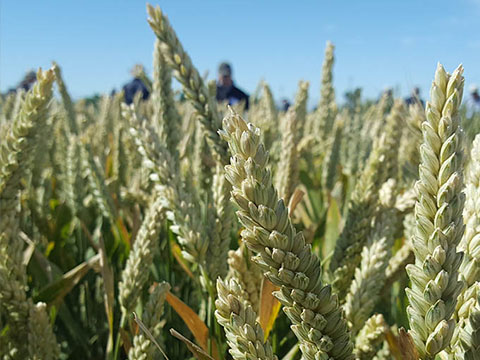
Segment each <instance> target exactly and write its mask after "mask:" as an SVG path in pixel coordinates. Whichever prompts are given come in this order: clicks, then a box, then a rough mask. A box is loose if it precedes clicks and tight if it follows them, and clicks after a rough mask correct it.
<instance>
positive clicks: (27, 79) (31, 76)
mask: <svg viewBox="0 0 480 360" xmlns="http://www.w3.org/2000/svg"><path fill="white" fill-rule="evenodd" d="M35 81H37V74H35V71H33V70H30V71H28V72H27V73H26V74H25V76H24V77H23V80H22V84H33V83H34V82H35Z"/></svg>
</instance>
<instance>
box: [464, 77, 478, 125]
mask: <svg viewBox="0 0 480 360" xmlns="http://www.w3.org/2000/svg"><path fill="white" fill-rule="evenodd" d="M465 106H466V107H467V117H469V118H470V117H472V116H473V115H475V114H479V113H480V94H479V93H478V87H477V85H474V84H473V85H471V86H470V97H469V98H468V99H467V100H466V101H465Z"/></svg>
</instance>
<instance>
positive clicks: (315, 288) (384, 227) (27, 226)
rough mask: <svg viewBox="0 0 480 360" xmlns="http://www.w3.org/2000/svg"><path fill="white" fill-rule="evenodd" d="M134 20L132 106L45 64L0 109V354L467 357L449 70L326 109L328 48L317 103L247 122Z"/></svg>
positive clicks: (253, 107)
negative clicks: (409, 94)
mask: <svg viewBox="0 0 480 360" xmlns="http://www.w3.org/2000/svg"><path fill="white" fill-rule="evenodd" d="M147 12H148V23H149V25H150V27H151V29H152V31H153V33H154V34H155V36H156V41H155V44H153V70H154V71H153V76H152V77H151V78H149V76H148V75H147V74H145V73H143V72H141V73H139V74H138V76H139V77H141V78H142V79H143V80H144V82H145V84H146V85H147V87H148V88H149V90H150V91H151V96H150V98H149V99H148V100H146V101H144V100H142V99H141V96H140V95H139V96H136V97H135V99H134V101H133V104H131V105H127V104H125V103H124V98H123V93H118V94H115V95H104V96H102V97H101V98H100V99H98V101H87V100H86V99H80V100H77V101H72V99H71V97H70V95H69V92H68V88H67V87H68V84H65V83H64V81H63V79H62V73H61V68H60V66H59V65H58V64H56V63H53V64H52V68H51V69H48V70H41V69H39V70H38V72H37V81H36V83H35V85H34V87H33V89H31V90H30V91H28V92H24V91H18V92H16V93H12V94H8V95H2V97H1V99H0V355H1V358H2V359H5V360H6V359H22V360H23V359H39V360H40V359H41V360H49V359H108V360H119V359H132V360H133V359H138V360H140V359H142V360H146V359H171V360H173V359H200V360H207V359H209V360H211V359H214V360H222V359H236V360H253V359H262V360H267V359H284V360H294V359H302V360H353V359H360V360H364V359H365V360H367V359H376V360H383V359H395V360H400V359H406V360H416V359H422V360H433V359H452V360H457V359H468V360H478V359H480V205H479V204H480V136H476V134H477V133H480V117H479V116H478V114H477V115H473V117H467V115H466V111H465V107H464V105H462V96H463V88H464V77H463V67H462V66H461V65H460V66H459V67H457V68H456V69H450V72H447V70H445V69H444V68H443V66H442V65H440V64H438V66H437V67H436V69H435V68H434V65H435V64H433V67H432V80H433V81H432V86H431V90H430V95H429V99H428V101H427V103H426V106H425V107H424V106H423V105H422V104H421V103H420V102H417V103H413V104H411V105H407V104H406V103H405V102H404V101H403V100H402V99H397V98H394V97H393V95H392V94H391V93H385V94H384V96H383V97H382V98H381V99H380V101H378V102H371V101H365V100H363V99H362V98H361V96H360V93H358V92H357V93H352V94H351V97H350V99H349V101H348V102H347V103H346V104H344V105H339V104H337V103H336V100H335V99H336V98H335V89H334V87H333V85H332V84H333V79H332V73H333V66H334V62H335V54H334V52H335V48H334V45H333V44H331V43H327V45H326V49H325V58H324V62H323V67H322V70H321V94H320V101H319V103H318V106H317V107H316V109H315V110H313V111H307V101H308V96H309V83H308V82H305V81H299V83H298V92H297V95H296V97H295V101H294V103H293V104H292V106H291V107H290V108H289V109H288V110H287V111H279V110H278V109H277V108H276V105H275V99H274V98H273V95H272V91H271V90H270V88H269V86H268V84H267V83H265V82H262V83H261V84H260V87H259V88H260V90H261V91H260V92H259V93H257V94H255V95H253V96H252V97H251V98H250V107H249V109H248V111H247V110H245V104H244V103H239V104H236V105H234V106H232V107H229V106H227V105H226V104H224V103H217V101H216V100H215V89H216V88H215V83H214V82H206V80H205V79H203V78H202V77H201V76H200V75H199V72H198V70H197V69H196V68H195V66H194V63H193V62H192V59H190V57H189V55H188V53H187V52H186V51H185V50H184V49H183V46H182V43H181V42H180V40H179V39H178V38H177V35H176V33H175V30H174V29H173V28H172V26H171V25H170V22H169V20H168V18H167V16H166V15H165V14H164V13H163V12H162V11H161V10H160V8H158V7H156V8H155V7H152V6H150V5H148V6H147ZM173 78H175V79H177V80H178V81H179V83H180V84H181V87H182V93H183V94H184V96H185V98H184V99H179V98H178V96H176V93H175V91H174V90H173V88H172V79H173ZM54 88H56V89H57V90H58V93H59V96H58V97H56V96H54V95H53V91H54ZM477 205H479V208H477ZM477 210H478V211H477Z"/></svg>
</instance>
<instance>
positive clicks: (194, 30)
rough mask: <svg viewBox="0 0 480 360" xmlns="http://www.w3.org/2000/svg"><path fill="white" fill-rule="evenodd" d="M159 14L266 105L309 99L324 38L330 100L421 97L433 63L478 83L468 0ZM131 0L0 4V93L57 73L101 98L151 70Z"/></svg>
mask: <svg viewBox="0 0 480 360" xmlns="http://www.w3.org/2000/svg"><path fill="white" fill-rule="evenodd" d="M152 3H153V4H159V5H160V7H161V8H162V9H163V10H164V11H165V13H166V14H167V15H168V17H169V19H170V22H171V23H172V26H173V27H174V29H175V30H176V32H177V34H178V36H179V38H180V40H181V41H182V43H183V45H184V48H185V49H186V50H187V51H188V53H189V54H190V56H191V58H192V60H193V63H194V64H195V65H196V66H197V68H198V69H199V71H200V73H201V74H203V73H205V71H208V72H209V77H210V78H213V77H215V74H216V67H217V65H218V63H219V62H221V61H222V60H228V61H230V62H231V63H232V65H233V70H234V78H235V80H236V83H237V85H238V86H239V87H241V88H243V89H244V90H246V91H247V92H253V91H254V89H255V87H256V85H257V84H258V82H259V80H261V79H265V80H266V81H267V82H268V83H269V84H270V85H271V87H272V90H273V92H274V96H275V98H276V99H277V100H279V99H281V98H282V97H288V98H292V97H293V96H294V94H295V91H296V86H297V82H298V80H300V79H303V80H309V81H310V84H311V87H310V89H311V91H310V99H311V104H312V103H314V102H316V101H317V99H318V97H319V91H320V90H319V83H320V74H321V65H322V60H323V53H324V48H325V42H326V41H327V40H331V41H332V42H333V43H334V44H335V46H336V50H335V56H336V62H335V67H334V85H335V87H336V90H337V98H338V100H340V101H342V100H343V97H342V94H343V93H344V92H345V91H346V90H348V89H352V88H354V87H357V86H360V87H362V88H363V89H364V95H365V96H366V97H371V98H372V97H377V96H378V94H379V93H380V92H381V91H382V89H384V88H386V87H388V86H391V87H394V88H395V89H396V91H397V94H398V95H401V96H405V95H407V94H408V93H409V91H410V89H411V87H413V86H416V85H417V86H419V87H420V88H421V90H422V95H423V97H427V95H428V89H429V87H430V83H431V80H432V78H433V74H434V70H435V67H436V63H437V62H438V61H440V62H441V63H443V64H444V65H445V67H446V68H447V70H449V71H452V70H453V69H454V68H455V67H456V66H457V65H458V64H459V63H463V64H464V67H465V76H466V83H467V87H468V86H469V85H470V84H472V83H476V84H479V83H480V20H479V19H480V0H403V1H390V0H375V1H368V0H363V1H361V0H351V1H340V0H336V1H333V0H332V1H300V0H298V1H282V0H277V1H270V0H268V1H267V0H264V1H253V0H244V1H231V0H230V1H228V0H223V1H220V0H214V1H207V0H203V1H200V0H195V1H194V0H189V1H180V0H162V1H158V2H153V1H152ZM145 8H146V7H145V2H144V1H139V0H131V1H121V0H117V1H113V0H96V1H95V0H76V1H73V0H72V1H60V0H58V1H52V0H43V1H38V0H37V1H33V0H29V1H21V0H0V91H2V92H3V91H5V90H7V89H8V88H10V87H12V86H14V85H15V84H16V83H17V82H18V81H19V80H20V79H21V78H22V76H23V74H24V73H25V71H26V70H28V69H31V68H36V67H38V66H41V67H44V68H45V67H48V66H49V64H50V63H51V61H52V60H55V61H57V62H58V63H59V64H60V65H61V66H62V68H63V72H64V77H65V81H66V84H67V86H68V88H69V90H70V92H71V94H72V96H73V97H74V98H79V97H82V96H88V95H92V94H94V93H103V92H110V91H111V90H112V89H113V88H117V89H118V88H120V87H121V86H122V84H123V83H125V82H126V81H128V80H129V69H130V68H131V67H132V66H133V65H134V64H135V63H137V62H138V63H143V64H144V65H145V66H146V69H147V71H148V72H149V73H151V70H152V65H151V63H152V59H151V57H152V50H153V42H154V35H153V33H152V31H151V30H150V28H149V26H148V24H147V22H146V17H147V16H146V9H145Z"/></svg>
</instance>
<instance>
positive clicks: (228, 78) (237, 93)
mask: <svg viewBox="0 0 480 360" xmlns="http://www.w3.org/2000/svg"><path fill="white" fill-rule="evenodd" d="M217 101H228V104H229V105H235V104H237V103H239V102H240V101H245V109H246V110H248V95H247V94H245V93H244V92H243V91H242V90H240V89H239V88H237V87H236V86H235V84H234V83H233V79H232V67H231V66H230V64H228V63H226V62H223V63H221V64H220V66H219V67H218V81H217Z"/></svg>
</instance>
